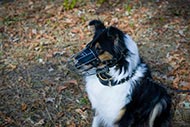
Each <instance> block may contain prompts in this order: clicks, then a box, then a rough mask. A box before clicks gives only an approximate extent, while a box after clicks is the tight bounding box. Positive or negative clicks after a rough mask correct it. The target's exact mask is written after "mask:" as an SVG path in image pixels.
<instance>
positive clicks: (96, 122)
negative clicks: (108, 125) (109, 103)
mask: <svg viewBox="0 0 190 127" xmlns="http://www.w3.org/2000/svg"><path fill="white" fill-rule="evenodd" d="M100 123H101V122H100V119H99V117H98V115H96V116H94V118H93V122H92V127H100Z"/></svg>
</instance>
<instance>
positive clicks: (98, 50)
mask: <svg viewBox="0 0 190 127" xmlns="http://www.w3.org/2000/svg"><path fill="white" fill-rule="evenodd" d="M103 52H104V51H103V50H102V49H101V48H99V47H97V48H96V53H97V54H98V55H100V54H102V53H103Z"/></svg>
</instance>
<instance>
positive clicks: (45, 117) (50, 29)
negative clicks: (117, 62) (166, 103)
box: [0, 0, 190, 127]
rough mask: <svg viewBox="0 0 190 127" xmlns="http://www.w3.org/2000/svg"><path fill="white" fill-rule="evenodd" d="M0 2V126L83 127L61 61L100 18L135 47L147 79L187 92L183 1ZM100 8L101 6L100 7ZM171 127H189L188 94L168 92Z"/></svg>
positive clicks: (187, 26)
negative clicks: (149, 72)
mask: <svg viewBox="0 0 190 127" xmlns="http://www.w3.org/2000/svg"><path fill="white" fill-rule="evenodd" d="M72 1H76V3H74V2H73V3H70V4H69V3H67V2H66V1H63V0H0V99H1V100H0V127H90V126H91V121H92V114H93V113H92V111H91V109H90V103H89V100H88V97H87V94H86V92H85V88H84V82H83V80H82V77H80V76H78V75H77V74H75V73H73V72H71V71H70V70H69V69H68V68H67V66H66V63H67V61H68V60H69V58H70V57H71V56H72V55H73V54H74V53H76V52H78V51H79V50H80V49H82V48H83V47H84V46H85V44H86V43H88V42H89V41H90V40H91V38H92V32H91V31H90V30H89V28H88V22H89V21H90V20H92V19H101V20H102V21H104V22H105V24H106V25H113V26H116V27H118V28H120V29H121V30H123V31H124V32H126V33H128V34H129V35H130V36H132V38H133V39H134V40H135V41H136V43H137V44H138V46H139V51H140V54H141V56H142V57H143V59H144V61H146V63H148V64H149V66H150V68H151V70H152V74H153V77H154V79H155V80H156V81H157V82H161V83H163V84H165V85H166V86H168V87H172V88H175V89H184V90H189V89H190V57H189V55H190V0H133V1H132V0H116V1H114V0H110V1H106V0H97V1H92V0H91V1H83V0H80V1H77V0H72ZM104 1H105V2H104ZM169 92H170V94H171V96H172V100H173V110H172V114H173V115H172V123H173V126H174V127H190V93H176V92H174V91H169Z"/></svg>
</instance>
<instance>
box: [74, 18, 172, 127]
mask: <svg viewBox="0 0 190 127" xmlns="http://www.w3.org/2000/svg"><path fill="white" fill-rule="evenodd" d="M89 25H90V26H92V27H94V37H93V39H92V41H91V42H89V43H88V44H87V45H86V47H85V49H83V50H82V51H81V52H79V53H77V54H76V55H75V56H74V58H73V59H74V64H75V68H77V70H78V71H79V72H81V73H82V74H83V75H84V77H85V81H86V90H87V93H88V97H89V100H90V102H91V104H92V108H93V109H94V110H95V115H94V118H93V122H92V127H102V126H103V127H169V126H170V109H171V98H170V96H169V95H168V94H167V92H166V90H165V89H164V88H163V87H162V86H161V85H159V84H157V83H155V82H154V81H153V79H152V77H151V73H150V70H149V68H148V66H147V65H146V64H145V63H144V62H143V61H142V59H141V58H140V56H139V52H138V48H137V45H136V43H135V42H134V41H133V40H132V39H131V37H130V36H129V35H127V34H124V33H123V32H122V31H121V30H119V29H118V28H116V27H113V26H109V27H105V25H104V24H103V23H102V22H101V21H100V20H92V21H91V22H90V23H89Z"/></svg>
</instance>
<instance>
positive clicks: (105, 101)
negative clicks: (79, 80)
mask: <svg viewBox="0 0 190 127" xmlns="http://www.w3.org/2000/svg"><path fill="white" fill-rule="evenodd" d="M131 89H132V88H131V85H130V84H128V83H127V82H125V84H120V85H118V86H113V87H108V86H103V85H102V84H100V82H99V80H98V78H97V77H96V76H95V75H93V76H88V77H86V90H87V93H88V97H89V99H90V101H91V104H92V108H94V109H95V110H96V113H98V117H99V119H101V121H102V122H104V123H105V124H106V125H108V126H112V124H113V123H114V122H115V120H116V118H117V116H118V115H119V111H120V110H121V109H122V108H123V107H124V106H125V105H126V104H127V103H129V102H130V99H131V98H130V96H129V95H131Z"/></svg>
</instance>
